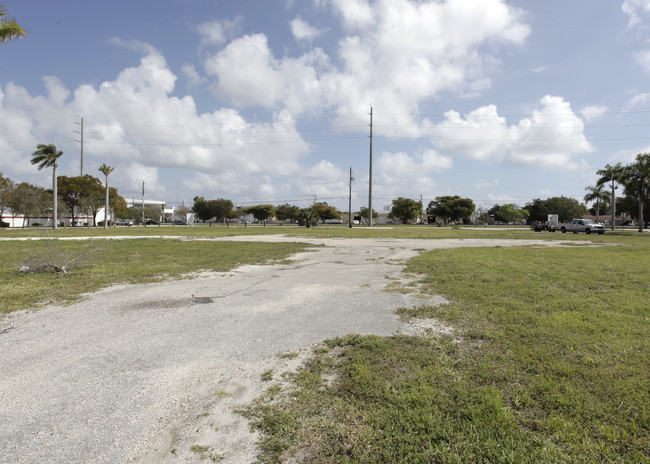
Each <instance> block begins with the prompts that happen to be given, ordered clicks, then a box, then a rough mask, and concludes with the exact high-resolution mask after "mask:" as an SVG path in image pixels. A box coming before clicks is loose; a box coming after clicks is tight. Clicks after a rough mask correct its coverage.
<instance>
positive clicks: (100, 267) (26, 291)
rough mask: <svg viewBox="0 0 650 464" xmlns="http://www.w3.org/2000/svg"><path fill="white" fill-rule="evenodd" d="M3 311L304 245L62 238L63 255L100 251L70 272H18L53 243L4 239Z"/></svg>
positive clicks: (264, 257) (275, 255)
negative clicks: (20, 267)
mask: <svg viewBox="0 0 650 464" xmlns="http://www.w3.org/2000/svg"><path fill="white" fill-rule="evenodd" d="M0 246H2V253H1V254H0V295H1V298H2V305H0V314H1V313H8V312H11V311H15V310H18V309H26V308H31V307H34V306H35V305H37V304H43V303H51V302H55V303H63V302H69V301H74V300H75V299H77V298H78V297H79V295H81V294H83V293H88V292H93V291H96V290H98V289H100V288H104V287H107V286H110V285H114V284H134V283H147V282H157V281H161V280H165V279H172V278H182V277H185V276H187V275H188V274H190V273H192V272H196V271H201V270H208V271H228V270H230V269H233V268H235V267H237V266H240V265H244V264H263V263H268V262H272V261H280V260H283V259H286V258H287V257H288V256H290V255H292V254H294V253H297V252H298V251H300V250H303V249H304V248H305V245H304V244H298V243H240V242H206V241H181V240H174V239H154V238H147V239H130V240H106V239H97V240H92V241H59V240H57V243H56V248H57V250H58V251H59V252H61V253H69V254H71V255H74V254H76V253H79V252H80V251H82V250H87V249H97V250H96V251H94V252H93V253H92V254H90V255H89V257H88V259H87V263H88V265H87V266H83V267H79V268H73V269H71V270H70V273H69V275H67V276H61V275H55V274H42V273H39V274H25V275H20V274H18V272H17V270H18V268H19V266H20V265H21V264H22V263H23V262H24V260H25V259H26V258H27V257H28V256H30V255H33V254H43V253H46V252H47V250H48V247H51V246H52V245H51V243H50V241H47V240H46V241H40V240H39V241H24V242H19V241H7V242H1V243H0Z"/></svg>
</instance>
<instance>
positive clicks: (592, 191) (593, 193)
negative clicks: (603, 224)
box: [584, 184, 611, 222]
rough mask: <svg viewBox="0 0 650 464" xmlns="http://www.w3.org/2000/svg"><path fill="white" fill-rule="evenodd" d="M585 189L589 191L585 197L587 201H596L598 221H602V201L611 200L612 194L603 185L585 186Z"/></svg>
mask: <svg viewBox="0 0 650 464" xmlns="http://www.w3.org/2000/svg"><path fill="white" fill-rule="evenodd" d="M585 190H586V191H587V192H589V193H588V194H586V195H585V197H584V200H585V202H587V203H590V202H592V201H596V222H600V201H601V200H602V201H609V200H610V199H611V196H610V195H609V192H608V191H607V190H605V187H604V186H603V185H598V184H596V186H595V187H591V186H589V187H585Z"/></svg>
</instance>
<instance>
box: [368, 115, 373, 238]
mask: <svg viewBox="0 0 650 464" xmlns="http://www.w3.org/2000/svg"><path fill="white" fill-rule="evenodd" d="M368 226H372V105H370V169H369V175H368Z"/></svg>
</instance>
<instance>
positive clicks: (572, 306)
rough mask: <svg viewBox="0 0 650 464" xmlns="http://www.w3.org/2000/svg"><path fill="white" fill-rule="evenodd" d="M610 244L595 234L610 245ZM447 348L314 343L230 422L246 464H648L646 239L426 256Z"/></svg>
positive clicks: (442, 344)
mask: <svg viewBox="0 0 650 464" xmlns="http://www.w3.org/2000/svg"><path fill="white" fill-rule="evenodd" d="M610 239H611V237H610ZM408 271H409V272H412V273H417V274H419V275H420V276H421V281H420V283H421V284H422V285H423V287H424V289H425V290H426V291H427V292H430V293H436V294H444V295H445V296H446V297H447V298H449V299H450V300H451V303H450V304H448V305H445V306H441V307H419V308H406V309H403V310H402V311H400V315H401V317H402V318H405V319H408V318H410V317H433V318H437V319H439V320H441V321H444V322H445V323H446V324H448V325H451V326H453V327H455V328H456V333H455V335H454V336H446V335H435V334H432V335H430V336H427V337H410V336H395V337H378V336H359V335H349V336H347V337H343V338H338V339H334V340H329V341H327V342H326V344H325V348H326V349H321V350H319V351H320V353H318V354H314V356H313V357H312V358H311V359H310V360H309V361H308V362H307V363H306V364H305V366H304V367H303V368H302V369H301V370H300V371H299V372H298V373H296V374H295V375H294V376H293V377H292V379H291V380H292V386H291V387H289V388H286V389H285V390H284V391H283V392H281V393H279V392H278V391H277V389H273V390H272V391H271V392H270V393H269V394H268V395H267V396H266V397H265V398H262V399H261V400H260V401H258V402H257V403H256V404H255V405H254V406H252V407H251V408H249V409H248V410H247V412H246V414H247V415H248V417H250V418H252V419H253V420H254V423H255V424H256V426H257V427H259V428H260V429H261V430H262V431H263V432H264V437H265V438H264V441H263V445H262V450H263V454H262V455H261V456H260V460H261V461H262V462H283V461H284V460H285V459H288V458H289V457H291V456H295V458H296V460H297V461H299V462H310V463H334V462H336V463H346V462H347V463H364V462H368V463H371V462H372V463H394V462H405V463H406V462H408V463H420V462H421V463H425V462H426V463H428V462H440V463H464V462H499V463H506V462H511V463H520V462H533V463H547V462H567V463H569V462H587V463H602V462H619V463H624V462H625V463H627V462H649V461H650V451H649V450H650V447H649V446H648V444H649V443H650V397H648V391H649V387H650V356H649V354H650V350H649V348H650V336H649V335H650V334H649V333H648V329H649V324H648V318H649V316H650V310H649V309H648V304H647V293H648V285H649V284H648V275H650V243H649V242H648V238H646V237H635V238H634V240H633V241H631V242H630V241H628V242H627V244H626V245H623V246H616V247H598V248H593V247H570V248H560V249H547V248H532V247H530V248H486V249H472V250H468V249H456V250H440V251H434V252H427V253H424V254H422V255H421V256H419V257H418V258H415V259H413V260H411V262H410V263H409V266H408Z"/></svg>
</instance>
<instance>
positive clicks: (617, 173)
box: [596, 163, 623, 230]
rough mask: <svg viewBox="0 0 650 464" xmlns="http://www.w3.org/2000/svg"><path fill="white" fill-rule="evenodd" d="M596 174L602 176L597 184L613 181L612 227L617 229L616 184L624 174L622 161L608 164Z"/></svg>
mask: <svg viewBox="0 0 650 464" xmlns="http://www.w3.org/2000/svg"><path fill="white" fill-rule="evenodd" d="M596 174H598V175H599V176H600V179H598V182H597V183H596V185H604V184H606V183H607V182H611V186H612V193H611V201H612V223H611V229H612V230H615V229H616V192H615V190H616V184H617V183H619V184H620V183H621V176H622V175H623V166H622V165H621V163H616V164H615V165H614V166H612V165H610V164H607V165H605V168H604V169H599V170H598V171H596Z"/></svg>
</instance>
